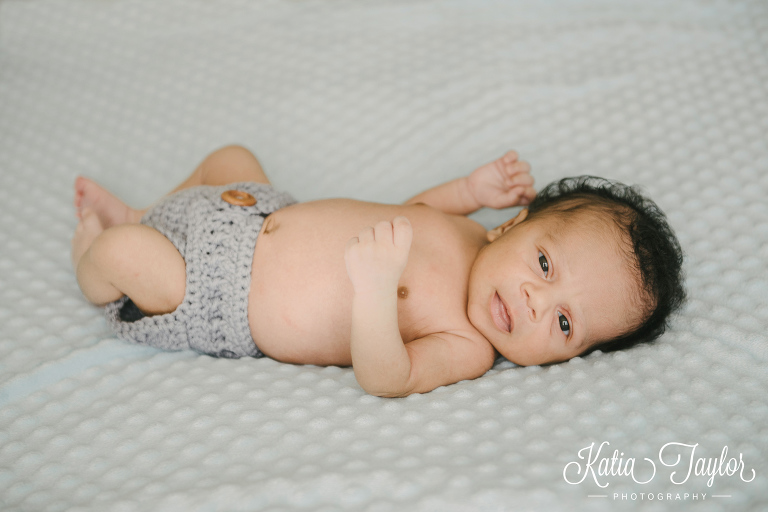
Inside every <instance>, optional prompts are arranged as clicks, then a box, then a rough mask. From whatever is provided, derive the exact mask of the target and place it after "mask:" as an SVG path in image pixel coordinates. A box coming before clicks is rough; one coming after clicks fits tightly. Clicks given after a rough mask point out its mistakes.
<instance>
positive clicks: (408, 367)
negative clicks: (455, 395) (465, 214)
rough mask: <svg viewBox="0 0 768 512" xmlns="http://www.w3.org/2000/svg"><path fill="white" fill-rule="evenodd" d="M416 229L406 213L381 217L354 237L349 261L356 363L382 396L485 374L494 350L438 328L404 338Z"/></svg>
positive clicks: (366, 384) (363, 380)
mask: <svg viewBox="0 0 768 512" xmlns="http://www.w3.org/2000/svg"><path fill="white" fill-rule="evenodd" d="M412 238H413V231H412V228H411V223H410V221H408V219H407V218H405V217H395V219H394V220H393V221H392V222H386V221H383V222H379V223H378V224H376V226H375V227H373V228H366V229H364V230H363V231H361V232H360V234H359V236H358V237H356V238H352V239H351V240H350V241H349V242H348V243H347V247H346V252H345V262H346V266H347V273H348V274H349V278H350V280H351V281H352V286H353V288H354V296H353V298H352V333H351V334H352V335H351V341H350V349H351V352H352V367H353V369H354V371H355V378H357V381H358V383H359V384H360V386H361V387H362V388H363V389H364V390H365V391H366V392H368V393H370V394H372V395H378V396H386V397H395V396H406V395H409V394H411V393H424V392H427V391H431V390H433V389H435V388H436V387H438V386H442V385H446V384H452V383H454V382H458V381H460V380H465V379H473V378H476V377H479V376H480V375H483V374H484V373H485V372H486V371H487V370H488V369H489V368H490V367H491V365H492V364H493V360H494V355H495V353H494V350H493V348H492V347H491V345H490V344H489V343H488V342H487V341H485V340H479V339H477V338H474V339H472V338H469V337H464V336H462V335H460V334H453V333H438V334H432V335H429V336H426V337H424V338H421V339H418V340H415V341H412V342H411V343H409V344H408V345H405V344H404V343H403V339H402V337H401V336H400V328H399V325H398V318H397V300H398V299H397V285H398V281H399V279H400V276H401V275H402V273H403V270H404V269H405V265H406V263H407V261H408V253H409V251H410V246H411V240H412Z"/></svg>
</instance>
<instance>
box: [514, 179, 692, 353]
mask: <svg viewBox="0 0 768 512" xmlns="http://www.w3.org/2000/svg"><path fill="white" fill-rule="evenodd" d="M583 211H592V212H596V213H598V214H600V215H601V216H605V218H609V219H610V220H611V221H612V222H613V223H614V225H615V227H616V228H618V229H619V231H620V232H621V233H622V234H623V235H625V242H626V244H625V245H626V247H627V251H626V252H628V253H630V252H631V254H627V256H628V258H629V261H631V265H632V267H633V270H635V271H636V273H637V275H638V279H639V280H640V281H641V283H640V284H641V290H642V292H641V295H642V299H643V300H642V302H643V304H644V305H645V307H646V308H647V311H646V314H645V315H644V319H643V321H642V323H641V324H640V325H639V326H637V327H636V328H635V329H634V330H632V331H630V332H627V333H625V334H623V335H621V336H619V337H618V338H614V339H611V340H606V341H603V342H600V343H598V344H597V345H595V346H593V347H591V348H590V349H588V350H587V352H591V351H593V350H597V349H599V350H602V351H604V352H608V351H614V350H619V349H624V348H629V347H631V346H634V345H636V344H638V343H641V342H649V341H653V340H655V339H656V338H658V337H659V336H661V335H662V334H663V333H664V331H665V330H666V328H667V321H668V318H669V316H670V315H671V314H672V313H674V312H675V311H676V310H677V309H679V308H680V306H681V305H682V304H683V302H684V301H685V295H686V294H685V288H684V286H683V279H684V276H683V269H682V266H683V251H682V249H681V248H680V243H679V242H678V241H677V237H676V236H675V233H674V231H673V230H672V228H671V227H670V226H669V223H668V222H667V218H666V216H665V215H664V212H662V211H661V209H660V208H659V207H658V206H657V205H656V203H654V202H653V201H652V200H651V199H649V198H647V197H645V196H643V194H642V193H641V192H640V191H639V190H638V189H637V188H635V187H632V186H628V185H624V184H623V183H619V182H617V181H612V180H607V179H604V178H598V177H595V176H576V177H573V178H565V179H562V180H559V181H555V182H553V183H550V184H549V185H547V186H546V187H544V189H543V190H541V191H540V192H539V193H538V195H537V196H536V198H535V199H534V200H533V201H532V202H531V204H530V205H528V218H527V219H526V220H528V219H535V218H537V217H541V216H546V215H549V214H557V213H560V214H563V213H566V214H569V213H576V212H583ZM630 247H631V249H632V250H631V251H630V250H629V248H630Z"/></svg>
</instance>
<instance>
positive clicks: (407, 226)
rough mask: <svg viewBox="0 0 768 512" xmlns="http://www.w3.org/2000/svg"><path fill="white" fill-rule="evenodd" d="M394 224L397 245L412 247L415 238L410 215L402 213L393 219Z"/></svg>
mask: <svg viewBox="0 0 768 512" xmlns="http://www.w3.org/2000/svg"><path fill="white" fill-rule="evenodd" d="M392 226H393V228H394V240H395V247H403V248H406V249H410V247H411V241H412V240H413V226H411V221H410V220H408V217H403V216H402V215H400V216H397V217H395V218H394V219H393V220H392Z"/></svg>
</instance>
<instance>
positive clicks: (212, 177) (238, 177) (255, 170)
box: [171, 146, 269, 193]
mask: <svg viewBox="0 0 768 512" xmlns="http://www.w3.org/2000/svg"><path fill="white" fill-rule="evenodd" d="M240 181H255V182H257V183H267V184H269V179H267V175H266V174H264V169H262V168H261V164H260V163H259V161H258V160H257V159H256V157H255V156H253V153H251V152H250V151H248V150H247V149H245V148H244V147H242V146H226V147H223V148H221V149H218V150H216V151H214V152H213V153H211V154H210V155H208V156H207V157H206V158H205V160H203V161H202V162H201V163H200V165H199V166H198V167H197V169H195V171H194V172H193V173H192V175H191V176H190V177H189V178H187V179H186V181H184V182H183V183H182V184H181V185H179V186H178V187H176V188H175V189H174V190H173V192H178V191H179V190H183V189H185V188H189V187H195V186H198V185H214V186H216V185H227V184H228V183H237V182H240ZM173 192H171V193H173Z"/></svg>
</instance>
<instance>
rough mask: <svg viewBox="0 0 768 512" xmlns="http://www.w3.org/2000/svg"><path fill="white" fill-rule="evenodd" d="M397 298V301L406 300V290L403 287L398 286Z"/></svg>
mask: <svg viewBox="0 0 768 512" xmlns="http://www.w3.org/2000/svg"><path fill="white" fill-rule="evenodd" d="M397 298H398V299H407V298H408V288H406V287H405V286H400V287H398V288H397Z"/></svg>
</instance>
